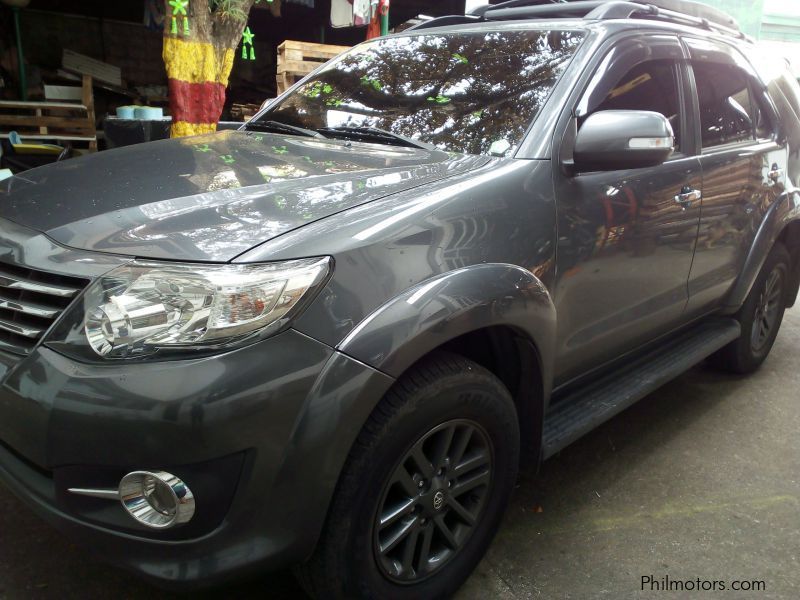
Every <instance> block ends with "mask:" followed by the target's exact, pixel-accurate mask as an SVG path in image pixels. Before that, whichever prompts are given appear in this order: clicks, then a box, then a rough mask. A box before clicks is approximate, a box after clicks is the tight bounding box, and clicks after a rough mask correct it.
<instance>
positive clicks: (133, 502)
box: [119, 471, 195, 529]
mask: <svg viewBox="0 0 800 600" xmlns="http://www.w3.org/2000/svg"><path fill="white" fill-rule="evenodd" d="M119 500H120V502H121V503H122V507H123V508H124V509H125V510H126V511H127V512H128V514H129V515H130V516H131V517H132V518H133V519H134V520H135V521H137V522H138V523H141V524H142V525H144V526H145V527H150V528H152V529H168V528H169V527H174V526H176V525H180V524H182V523H186V522H187V521H189V520H190V519H191V518H192V517H193V516H194V511H195V501H194V495H193V494H192V491H191V490H190V489H189V486H187V485H186V484H185V483H184V482H183V481H181V480H180V479H179V478H178V477H176V476H175V475H172V474H171V473H166V472H165V471H154V472H150V471H134V472H132V473H128V474H127V475H125V477H123V478H122V480H121V481H120V482H119Z"/></svg>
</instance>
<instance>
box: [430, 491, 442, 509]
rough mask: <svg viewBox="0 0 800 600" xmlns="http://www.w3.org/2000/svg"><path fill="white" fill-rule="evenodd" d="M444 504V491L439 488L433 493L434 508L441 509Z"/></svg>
mask: <svg viewBox="0 0 800 600" xmlns="http://www.w3.org/2000/svg"><path fill="white" fill-rule="evenodd" d="M443 505H444V492H442V491H441V490H439V491H438V492H436V493H435V494H434V495H433V508H434V509H435V510H439V509H441V508H442V506H443Z"/></svg>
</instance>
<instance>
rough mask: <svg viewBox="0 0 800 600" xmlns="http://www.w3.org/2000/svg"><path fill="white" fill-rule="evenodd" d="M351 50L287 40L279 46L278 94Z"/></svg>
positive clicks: (342, 47)
mask: <svg viewBox="0 0 800 600" xmlns="http://www.w3.org/2000/svg"><path fill="white" fill-rule="evenodd" d="M349 49H350V47H349V46H334V45H331V44H315V43H313V42H298V41H295V40H286V41H285V42H283V43H282V44H280V45H279V46H278V69H277V83H278V94H282V93H283V92H285V91H286V89H287V88H289V87H291V86H292V85H294V83H295V82H296V81H297V80H298V79H302V78H303V77H305V76H306V75H308V74H309V73H311V71H313V70H314V69H316V68H317V67H319V66H320V65H322V64H324V63H326V62H328V61H329V60H330V59H332V58H333V57H334V56H338V55H339V54H341V53H342V52H344V51H345V50H349Z"/></svg>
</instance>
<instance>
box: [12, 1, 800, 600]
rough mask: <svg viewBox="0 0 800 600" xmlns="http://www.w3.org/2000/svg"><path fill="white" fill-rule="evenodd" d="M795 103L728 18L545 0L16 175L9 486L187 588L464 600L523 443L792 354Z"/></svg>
mask: <svg viewBox="0 0 800 600" xmlns="http://www.w3.org/2000/svg"><path fill="white" fill-rule="evenodd" d="M653 4H657V5H659V8H657V7H655V6H653ZM799 115H800V88H798V84H797V82H796V81H795V80H794V79H792V78H791V75H790V74H789V73H788V71H787V70H786V65H785V64H784V63H783V62H782V61H781V60H779V59H776V58H774V57H762V56H759V54H758V52H757V51H756V47H755V45H754V44H753V43H752V42H750V41H749V40H748V39H746V38H745V36H743V35H742V34H741V33H740V32H739V31H738V30H737V29H735V24H734V23H732V22H730V20H729V19H728V18H727V17H725V16H724V15H721V14H719V13H717V12H715V11H710V10H708V9H701V8H699V7H698V6H697V5H693V4H691V3H686V2H682V1H678V0H657V1H656V0H653V3H652V4H648V5H644V4H639V3H635V2H618V1H612V2H570V3H549V2H543V1H541V0H538V1H535V0H534V1H530V0H527V1H521V0H514V1H511V2H506V3H503V4H499V5H495V6H491V7H489V8H483V9H481V10H480V11H478V12H477V13H475V14H472V15H466V16H454V17H445V18H440V19H437V20H434V21H430V22H427V23H423V24H422V25H420V26H418V27H417V28H416V29H414V30H410V31H406V32H403V33H401V34H398V35H393V36H389V37H385V38H379V39H377V40H372V41H369V42H366V43H364V44H361V45H359V46H357V47H355V48H353V49H352V50H350V51H348V52H346V53H344V54H342V55H341V56H339V57H338V58H336V59H334V60H333V61H331V62H330V63H328V64H326V65H325V66H323V67H321V68H320V69H318V70H317V71H315V72H314V73H312V74H311V75H309V76H308V77H307V78H305V79H304V80H302V81H301V82H299V83H298V84H297V85H295V86H294V87H293V88H292V89H290V90H289V91H288V92H287V93H286V94H284V95H283V96H281V97H280V98H278V99H277V100H275V101H274V102H272V103H271V104H270V105H269V106H268V107H266V108H265V109H264V110H262V111H261V112H260V113H259V114H258V115H257V116H256V117H255V118H254V119H253V120H251V121H250V122H249V123H248V124H246V125H245V126H244V127H243V128H242V129H241V130H240V131H234V132H223V133H218V134H212V135H205V136H199V137H193V138H184V139H175V140H168V141H163V142H155V143H151V144H144V145H139V146H133V147H128V148H124V149H120V150H115V151H110V152H103V153H100V154H96V155H92V156H89V157H86V158H82V159H78V160H71V161H66V162H63V163H58V164H56V165H52V166H47V167H43V168H39V169H35V170H33V171H29V172H26V173H22V174H20V175H17V176H15V177H13V178H11V179H9V180H7V181H5V182H4V183H3V184H2V188H0V378H1V379H2V387H0V479H2V480H3V481H4V482H5V483H6V484H7V485H8V486H9V487H10V488H11V489H12V490H13V491H14V492H16V493H17V494H18V495H19V496H20V497H21V498H22V499H23V501H24V502H25V503H26V504H27V505H29V506H30V507H31V508H33V509H35V510H37V511H38V512H39V513H41V514H42V515H43V516H44V517H45V518H47V519H48V520H50V521H52V522H53V523H54V524H55V525H56V526H58V527H59V528H61V529H62V530H65V531H66V532H67V533H68V534H69V535H71V536H72V537H73V538H74V539H75V540H76V541H80V542H83V543H85V544H87V545H88V546H90V547H91V548H93V549H94V550H95V551H97V552H98V553H100V554H101V555H102V556H103V557H104V558H107V559H109V560H112V561H115V562H116V563H118V564H120V565H122V566H124V567H126V568H128V569H131V570H133V571H136V572H137V573H140V574H141V575H142V576H144V577H147V578H149V579H150V580H152V581H154V582H157V583H160V584H162V585H174V586H200V585H211V584H215V583H218V582H221V581H224V580H225V579H228V578H231V577H240V576H245V575H248V574H252V573H257V572H262V571H264V570H269V569H279V568H284V567H288V566H295V567H296V570H297V572H298V573H299V575H300V579H301V582H302V583H303V585H304V586H305V587H306V588H307V589H308V590H309V592H310V593H312V594H314V595H316V596H318V597H324V598H344V597H363V598H380V599H384V598H436V597H444V596H448V595H450V594H451V593H452V592H454V591H455V590H456V589H457V588H458V586H459V585H460V584H461V583H462V582H463V581H464V579H465V578H466V577H467V576H468V575H469V573H470V572H471V571H472V569H473V568H474V566H475V565H476V564H477V562H478V561H479V560H480V558H481V556H482V555H483V553H484V551H485V550H486V548H487V546H488V544H489V543H490V541H491V539H492V536H493V535H494V533H495V531H496V529H497V527H498V524H499V522H500V518H501V516H502V514H503V511H504V509H505V507H506V505H507V503H508V500H509V495H510V494H511V490H512V488H513V487H514V482H515V478H516V475H517V468H518V465H519V463H520V461H521V460H522V459H524V460H527V461H529V462H532V463H533V464H536V462H537V461H540V460H543V459H545V458H547V457H548V456H550V455H552V454H554V453H556V452H558V451H559V450H560V449H561V448H563V447H565V446H566V445H567V444H569V443H571V442H572V441H573V440H575V439H577V438H578V437H579V436H581V435H583V434H584V433H586V432H587V431H589V430H590V429H592V428H593V427H595V426H596V425H598V424H599V423H601V422H603V421H605V420H607V419H609V418H610V417H612V416H613V415H614V414H616V413H618V412H619V411H621V410H623V409H624V408H626V407H627V406H629V405H631V404H632V403H633V402H635V401H636V400H638V399H640V398H642V397H643V396H645V395H646V394H648V393H649V392H651V391H652V390H654V389H655V388H657V387H658V386H660V385H661V384H663V383H664V382H666V381H668V380H669V379H671V378H673V377H675V376H677V375H678V374H680V373H681V372H683V371H684V370H686V369H687V368H689V367H691V366H692V365H695V364H697V363H699V362H701V361H703V360H705V359H707V358H708V359H710V361H711V362H713V363H714V364H716V365H718V366H719V367H721V368H725V369H728V370H731V371H734V372H738V373H747V372H750V371H753V370H754V369H756V368H757V367H758V366H759V365H760V364H761V363H762V361H763V360H764V359H765V358H766V356H767V354H768V353H769V350H770V348H771V346H772V344H773V341H774V340H775V336H776V335H777V332H778V328H779V326H780V324H781V318H782V316H783V312H784V309H785V308H786V307H787V306H791V305H792V304H793V303H794V301H795V297H796V296H797V291H798V280H799V278H800V192H799V191H798V189H797V188H796V187H795V185H794V183H795V182H797V181H798V180H800V117H799Z"/></svg>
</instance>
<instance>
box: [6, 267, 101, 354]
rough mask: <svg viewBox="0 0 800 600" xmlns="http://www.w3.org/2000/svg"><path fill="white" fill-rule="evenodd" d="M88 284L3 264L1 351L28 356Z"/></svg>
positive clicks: (66, 277)
mask: <svg viewBox="0 0 800 600" xmlns="http://www.w3.org/2000/svg"><path fill="white" fill-rule="evenodd" d="M88 283H89V282H88V281H86V280H85V279H80V278H77V277H69V276H67V275H56V274H54V273H47V272H45V271H37V270H34V269H29V268H27V267H22V266H20V265H12V264H10V263H6V262H0V350H8V351H10V352H15V353H17V354H28V353H29V352H30V351H31V350H33V348H34V346H36V344H37V343H38V341H39V340H40V339H41V338H42V337H43V336H44V334H45V333H46V332H47V330H48V329H49V328H50V326H51V325H52V324H53V322H54V321H55V320H56V319H57V318H58V316H59V315H60V314H61V313H62V312H63V310H64V309H65V308H66V307H67V306H68V305H69V303H70V302H72V300H73V299H74V298H75V296H77V295H78V294H79V293H80V292H81V290H82V289H83V288H84V287H86V285H87V284H88Z"/></svg>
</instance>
